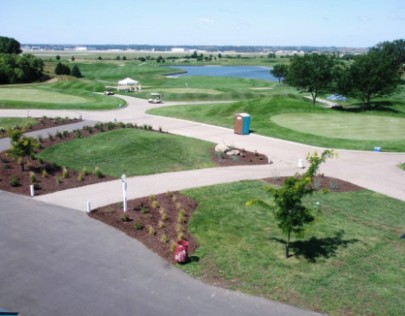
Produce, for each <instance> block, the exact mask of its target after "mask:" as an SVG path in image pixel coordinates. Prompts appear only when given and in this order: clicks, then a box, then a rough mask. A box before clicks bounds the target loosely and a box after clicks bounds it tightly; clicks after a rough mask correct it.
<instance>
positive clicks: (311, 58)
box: [271, 39, 405, 109]
mask: <svg viewBox="0 0 405 316" xmlns="http://www.w3.org/2000/svg"><path fill="white" fill-rule="evenodd" d="M404 66H405V41H404V40H403V39H400V40H395V41H392V42H382V43H379V44H377V45H376V46H374V47H372V48H371V49H370V50H369V51H368V52H367V53H366V54H363V55H358V56H353V59H351V60H350V61H346V60H342V59H340V58H339V57H338V56H336V55H334V54H332V55H326V54H305V55H303V56H298V55H296V56H293V57H292V59H291V61H290V64H289V65H286V64H276V65H274V67H273V69H272V70H271V73H272V74H273V75H274V76H275V77H276V78H278V80H279V82H281V81H284V82H285V83H286V84H288V85H290V86H293V87H295V88H297V89H299V90H300V91H302V92H307V93H310V94H311V96H312V100H313V103H315V102H316V99H317V97H318V96H319V94H321V93H329V92H333V93H339V94H343V95H345V96H348V97H354V98H358V99H360V100H361V103H362V107H363V109H365V108H369V107H371V101H372V99H375V98H377V97H385V96H388V95H390V94H392V93H393V92H394V91H395V90H396V88H397V87H398V85H399V83H400V81H401V75H402V74H403V73H404V70H405V67H404Z"/></svg>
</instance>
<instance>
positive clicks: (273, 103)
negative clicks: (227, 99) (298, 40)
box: [149, 88, 405, 152]
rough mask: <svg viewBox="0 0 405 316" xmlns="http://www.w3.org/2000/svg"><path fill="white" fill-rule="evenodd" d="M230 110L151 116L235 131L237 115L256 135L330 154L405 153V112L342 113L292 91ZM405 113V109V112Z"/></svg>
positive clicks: (162, 111) (219, 107)
mask: <svg viewBox="0 0 405 316" xmlns="http://www.w3.org/2000/svg"><path fill="white" fill-rule="evenodd" d="M275 89H280V90H277V94H276V93H275V94H274V95H272V96H270V97H267V98H261V99H253V100H245V101H240V102H235V103H229V104H210V105H186V106H172V107H164V108H155V109H151V110H149V113H151V114H156V115H163V116H171V117H178V118H182V119H187V120H192V121H198V122H204V123H207V124H213V125H219V126H224V127H228V128H233V125H234V114H235V113H238V112H247V113H249V114H250V115H251V125H250V129H251V130H252V132H254V133H257V134H261V135H265V136H271V137H276V138H281V139H286V140H290V141H295V142H299V143H305V144H310V145H314V146H321V147H327V148H346V149H356V150H373V148H374V147H375V146H378V147H382V150H383V151H399V152H403V151H405V142H404V135H405V133H404V132H405V111H404V112H399V113H395V114H391V113H390V112H379V111H369V112H366V113H354V112H344V113H342V112H337V111H333V110H330V109H324V108H322V107H319V106H315V105H313V104H312V102H311V101H310V100H307V99H306V98H304V97H302V96H299V95H297V94H291V93H289V90H288V89H286V90H284V91H283V90H282V88H275ZM402 110H403V108H402Z"/></svg>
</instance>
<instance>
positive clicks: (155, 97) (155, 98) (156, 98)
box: [148, 92, 162, 104]
mask: <svg viewBox="0 0 405 316" xmlns="http://www.w3.org/2000/svg"><path fill="white" fill-rule="evenodd" d="M148 102H149V103H152V104H158V103H162V96H161V94H160V93H157V92H152V93H151V94H150V99H149V100H148Z"/></svg>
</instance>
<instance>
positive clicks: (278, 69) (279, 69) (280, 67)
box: [270, 64, 288, 82]
mask: <svg viewBox="0 0 405 316" xmlns="http://www.w3.org/2000/svg"><path fill="white" fill-rule="evenodd" d="M270 73H271V74H272V75H273V76H274V77H276V78H277V79H278V82H281V78H285V77H286V76H287V74H288V66H287V65H286V64H275V65H274V66H273V69H271V70H270Z"/></svg>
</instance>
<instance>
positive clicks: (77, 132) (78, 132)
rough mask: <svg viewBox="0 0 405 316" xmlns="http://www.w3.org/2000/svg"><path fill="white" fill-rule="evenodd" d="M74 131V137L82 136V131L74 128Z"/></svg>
mask: <svg viewBox="0 0 405 316" xmlns="http://www.w3.org/2000/svg"><path fill="white" fill-rule="evenodd" d="M74 133H75V137H76V138H81V137H82V132H81V131H80V130H79V129H76V130H75V131H74Z"/></svg>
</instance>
